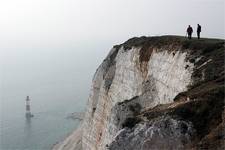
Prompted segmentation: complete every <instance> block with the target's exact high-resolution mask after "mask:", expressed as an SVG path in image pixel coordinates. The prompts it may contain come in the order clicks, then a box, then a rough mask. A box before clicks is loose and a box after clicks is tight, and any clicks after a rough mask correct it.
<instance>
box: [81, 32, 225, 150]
mask: <svg viewBox="0 0 225 150" xmlns="http://www.w3.org/2000/svg"><path fill="white" fill-rule="evenodd" d="M223 66H224V40H214V39H200V40H196V39H193V40H187V39H185V38H182V37H175V36H162V37H140V38H133V39H130V40H128V41H127V42H125V43H123V44H121V45H117V46H114V47H113V48H112V50H111V51H110V53H109V55H108V56H107V57H106V59H105V60H104V61H103V63H102V64H101V65H100V67H99V68H98V69H97V71H96V73H95V76H94V78H93V84H92V89H91V93H90V97H89V100H88V105H87V111H86V115H85V118H84V122H83V124H82V129H83V130H82V139H81V143H82V149H84V150H105V149H110V150H136V149H140V150H149V149H188V148H194V149H195V148H196V149H198V148H201V147H210V146H212V145H216V147H218V149H220V148H221V147H222V143H221V141H223V140H222V139H223V138H224V136H223V134H222V129H223V127H224V124H222V112H223V107H224V102H223V99H224V68H223ZM219 133H221V135H219ZM218 143H219V144H218ZM214 148H215V146H214Z"/></svg>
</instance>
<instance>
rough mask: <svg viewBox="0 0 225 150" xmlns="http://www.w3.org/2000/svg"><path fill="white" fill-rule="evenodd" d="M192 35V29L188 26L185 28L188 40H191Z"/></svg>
mask: <svg viewBox="0 0 225 150" xmlns="http://www.w3.org/2000/svg"><path fill="white" fill-rule="evenodd" d="M192 33H193V29H192V27H191V26H190V25H189V26H188V28H187V34H188V39H191V36H192Z"/></svg>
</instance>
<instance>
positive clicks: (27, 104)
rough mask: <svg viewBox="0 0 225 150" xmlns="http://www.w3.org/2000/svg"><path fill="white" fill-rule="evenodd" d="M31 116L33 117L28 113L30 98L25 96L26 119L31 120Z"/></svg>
mask: <svg viewBox="0 0 225 150" xmlns="http://www.w3.org/2000/svg"><path fill="white" fill-rule="evenodd" d="M33 116H34V115H32V114H31V112H30V97H29V96H27V98H26V118H31V117H33Z"/></svg>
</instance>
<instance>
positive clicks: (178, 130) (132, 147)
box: [108, 116, 195, 150]
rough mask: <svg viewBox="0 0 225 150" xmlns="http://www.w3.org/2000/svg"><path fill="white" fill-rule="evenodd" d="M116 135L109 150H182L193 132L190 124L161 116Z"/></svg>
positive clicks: (124, 129)
mask: <svg viewBox="0 0 225 150" xmlns="http://www.w3.org/2000/svg"><path fill="white" fill-rule="evenodd" d="M118 133H119V134H118V135H117V136H116V137H115V140H114V141H113V142H112V143H111V144H110V145H109V147H108V149H109V150H150V149H153V150H157V149H159V150H160V149H167V150H176V149H184V147H185V146H184V145H186V144H188V143H190V142H191V137H192V136H193V135H194V134H195V131H194V129H193V125H192V124H191V123H190V122H185V121H180V120H176V119H173V118H171V117H169V116H162V117H159V118H156V119H154V120H151V121H149V122H143V123H139V124H137V125H136V126H135V127H133V128H123V129H122V130H120V131H119V132H118Z"/></svg>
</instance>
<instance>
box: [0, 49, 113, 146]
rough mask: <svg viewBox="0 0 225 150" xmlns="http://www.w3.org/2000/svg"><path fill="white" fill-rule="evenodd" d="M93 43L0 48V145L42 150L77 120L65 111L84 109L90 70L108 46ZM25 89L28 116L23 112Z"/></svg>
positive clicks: (89, 82) (94, 68) (92, 72)
mask: <svg viewBox="0 0 225 150" xmlns="http://www.w3.org/2000/svg"><path fill="white" fill-rule="evenodd" d="M95 46H96V47H94V46H92V47H91V46H87V45H86V46H83V47H84V48H85V50H83V51H81V50H77V49H79V47H75V48H70V49H66V48H57V49H56V48H52V49H46V48H43V49H33V48H32V49H31V48H24V49H5V50H1V51H0V52H1V56H2V58H1V66H0V67H1V75H0V77H1V90H0V91H1V92H0V94H1V95H0V96H1V103H0V105H1V107H0V109H1V110H0V113H1V114H0V115H1V118H0V126H1V130H0V137H1V143H0V149H1V150H25V149H27V150H48V149H50V148H51V147H52V145H53V144H54V143H56V142H57V141H60V140H62V139H63V138H65V137H66V136H67V135H68V134H69V133H71V131H72V130H74V129H75V128H76V127H77V126H78V124H79V122H78V121H77V120H71V119H67V118H66V117H67V116H68V115H69V114H70V113H73V112H80V111H84V109H85V104H86V100H87V98H88V94H89V90H90V84H91V79H92V76H93V74H94V72H95V70H96V68H97V66H98V65H99V64H100V62H101V61H102V60H103V58H104V57H105V55H106V54H107V52H108V51H105V50H106V49H109V48H108V47H102V46H101V48H102V51H101V50H99V49H98V50H97V48H98V45H95ZM81 47H82V46H81ZM95 48H96V49H95ZM103 50H104V51H103ZM27 95H29V96H30V99H31V112H32V113H33V114H34V118H32V119H31V120H27V119H26V118H25V98H26V96H27Z"/></svg>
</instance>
